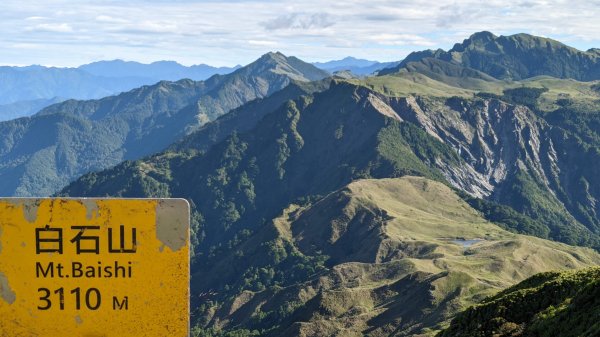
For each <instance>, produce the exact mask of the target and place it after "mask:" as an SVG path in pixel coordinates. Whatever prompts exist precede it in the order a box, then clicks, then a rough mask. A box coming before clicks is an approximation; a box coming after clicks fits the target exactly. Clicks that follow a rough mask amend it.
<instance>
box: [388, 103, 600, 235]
mask: <svg viewBox="0 0 600 337" xmlns="http://www.w3.org/2000/svg"><path fill="white" fill-rule="evenodd" d="M390 104H391V106H392V107H393V108H394V110H395V111H396V113H397V115H398V116H399V117H400V118H401V119H402V120H405V121H408V122H412V123H415V124H417V125H419V126H420V127H421V128H423V129H424V130H425V131H426V132H427V133H428V134H430V135H431V136H433V137H435V138H436V139H439V140H441V141H442V142H443V143H445V144H448V145H450V146H451V147H452V148H454V149H455V151H456V152H457V153H458V154H459V155H460V157H461V158H462V159H463V162H462V163H461V164H460V165H451V164H450V163H447V162H444V161H441V160H436V161H435V166H436V167H437V168H438V169H439V170H440V171H442V172H443V174H444V176H445V177H446V179H447V180H448V181H449V182H450V183H451V184H452V185H454V186H456V187H457V188H459V189H461V190H463V191H465V192H467V193H469V194H471V195H473V196H476V197H480V198H485V199H492V200H496V201H499V202H501V203H504V204H508V205H510V206H512V207H513V208H515V209H517V210H519V211H524V212H525V213H526V214H532V215H535V216H536V217H542V218H543V217H544V216H550V215H548V214H543V213H544V212H548V211H550V212H556V213H555V214H554V215H552V216H558V217H562V218H563V221H564V222H566V223H569V224H570V225H572V226H573V228H574V229H573V230H575V231H587V229H585V228H584V226H582V225H581V224H584V225H585V226H586V227H588V229H590V230H592V231H594V230H596V229H597V227H598V224H597V220H596V219H597V217H596V216H595V215H596V214H598V211H599V208H598V203H597V202H596V200H598V197H600V194H599V189H598V187H599V186H598V182H597V181H596V179H595V178H594V176H593V173H592V172H589V173H585V174H584V175H585V176H584V177H583V178H582V177H581V176H580V175H576V174H573V170H574V169H577V168H578V166H579V165H580V164H578V165H573V164H574V162H575V160H574V157H577V158H579V159H578V160H583V161H590V160H594V159H593V158H596V157H597V156H598V154H597V153H596V152H595V151H590V150H588V149H586V146H585V145H582V144H581V143H580V142H579V141H577V137H576V136H573V135H570V134H568V133H567V132H566V131H564V130H562V129H560V128H556V127H554V126H553V125H550V124H549V123H548V122H547V121H546V120H544V119H542V118H540V117H538V116H537V115H536V114H535V113H533V112H532V111H531V110H530V109H528V108H527V107H524V106H519V105H517V106H515V105H510V104H506V103H504V102H502V101H499V100H496V99H491V100H490V99H486V100H464V99H460V98H450V99H447V100H441V99H431V98H422V97H407V98H401V99H398V100H394V101H393V102H391V103H390ZM557 144H558V145H560V146H559V148H560V151H558V150H557ZM583 158H586V159H583ZM569 163H571V164H569ZM568 172H570V173H568ZM588 177H589V178H588ZM582 179H583V180H582ZM590 181H592V183H590ZM527 183H531V184H533V188H534V189H535V190H536V191H539V192H540V193H543V194H544V198H545V199H544V202H543V203H546V205H545V206H540V205H532V204H531V203H532V202H533V201H532V200H525V201H524V200H522V199H523V192H522V190H523V189H524V187H523V185H525V184H527ZM574 186H579V188H574ZM582 193H583V195H582ZM575 200H577V201H575ZM520 203H521V204H520ZM544 207H546V208H544ZM536 209H537V210H536ZM542 209H543V210H542ZM582 209H585V211H581V210H582ZM536 212H538V213H536ZM559 213H560V214H559ZM551 230H555V229H551Z"/></svg>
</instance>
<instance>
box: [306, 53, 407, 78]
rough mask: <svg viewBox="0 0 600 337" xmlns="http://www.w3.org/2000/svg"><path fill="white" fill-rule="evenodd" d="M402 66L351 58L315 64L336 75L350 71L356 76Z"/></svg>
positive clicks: (395, 63)
mask: <svg viewBox="0 0 600 337" xmlns="http://www.w3.org/2000/svg"><path fill="white" fill-rule="evenodd" d="M398 64H400V61H398V62H377V61H370V60H364V59H357V58H354V57H351V56H348V57H346V58H343V59H341V60H334V61H328V62H315V63H313V65H314V66H316V67H317V68H321V69H323V70H327V71H329V72H330V73H334V72H336V71H344V70H349V71H350V72H352V73H353V74H355V75H360V76H364V75H371V74H373V73H375V72H377V71H379V70H381V69H385V68H391V67H395V66H397V65H398Z"/></svg>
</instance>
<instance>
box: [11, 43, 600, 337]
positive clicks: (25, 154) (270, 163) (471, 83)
mask: <svg viewBox="0 0 600 337" xmlns="http://www.w3.org/2000/svg"><path fill="white" fill-rule="evenodd" d="M596 57H598V53H597V51H595V50H590V51H587V52H582V51H577V50H575V49H573V48H570V47H567V46H565V45H562V44H560V43H558V42H556V41H552V40H549V39H545V38H539V37H534V36H529V35H525V34H517V35H513V36H508V37H496V36H494V35H493V34H491V33H487V32H482V33H477V34H475V35H473V36H472V37H470V38H469V39H467V40H465V41H464V42H463V43H461V44H457V45H455V47H454V48H453V49H452V50H451V51H448V52H445V51H442V50H437V51H423V52H417V53H413V54H411V55H409V56H408V57H407V58H406V59H405V60H404V61H403V62H402V64H400V65H399V66H398V67H396V68H394V69H390V70H389V71H388V70H386V71H382V72H380V75H381V76H372V77H364V78H355V77H353V76H337V77H335V76H334V77H327V76H328V73H327V72H325V71H323V70H320V69H317V68H316V67H314V66H313V65H310V64H307V63H304V62H302V61H300V60H298V59H296V58H293V57H285V56H284V55H282V54H280V53H269V54H266V55H264V56H263V57H261V58H260V59H259V60H257V61H256V62H254V63H252V64H251V65H249V66H247V67H244V68H241V69H238V70H236V71H235V72H233V73H231V74H229V75H224V76H220V75H217V76H214V77H211V78H210V79H208V80H206V81H203V82H194V81H190V80H185V81H178V82H160V83H158V84H156V85H154V86H147V87H142V88H140V89H136V90H133V91H130V92H128V93H125V94H122V95H119V96H114V97H109V98H105V99H102V100H95V101H86V102H80V101H66V102H64V103H61V104H58V105H54V106H52V107H49V108H47V109H45V110H44V111H42V112H41V113H39V114H37V115H35V116H34V117H32V118H25V119H20V120H16V121H11V122H6V123H0V128H3V130H7V131H6V132H4V131H3V133H2V134H7V135H9V136H7V137H5V138H3V139H2V141H3V146H4V148H3V150H2V148H0V154H2V155H3V156H5V157H3V159H2V163H3V165H5V168H6V169H4V168H3V169H2V170H4V171H0V174H7V175H5V176H2V177H5V178H3V179H2V180H1V181H4V183H3V184H5V185H4V186H5V187H4V188H7V190H9V191H10V188H12V190H13V191H15V192H14V193H16V194H20V193H23V194H24V192H23V191H27V193H31V191H30V190H29V188H39V186H47V187H46V189H45V190H43V191H42V192H40V193H44V192H46V193H48V192H50V193H51V192H52V191H57V190H58V189H59V188H60V184H61V183H62V184H63V185H65V184H67V183H68V181H69V179H71V178H75V177H77V176H79V175H81V174H82V173H85V172H87V171H92V170H98V169H101V168H107V167H108V166H113V165H115V166H114V167H111V168H108V169H105V170H102V171H99V172H88V173H86V174H84V175H83V176H81V177H79V178H78V179H76V180H75V181H73V182H71V183H70V184H68V185H67V186H66V187H65V188H64V189H62V191H60V192H59V193H58V194H57V195H60V196H73V197H75V196H77V197H105V196H113V197H183V198H186V199H188V200H189V201H190V204H191V205H192V215H191V216H192V243H193V248H194V249H193V257H192V283H191V290H192V298H191V303H192V318H193V326H194V328H193V329H192V335H194V336H215V335H217V336H228V335H229V336H233V335H242V336H257V335H261V336H282V335H283V336H320V335H332V336H363V335H366V336H416V335H418V336H420V335H423V336H432V335H435V334H436V333H438V332H439V331H441V330H444V329H445V328H447V327H448V324H450V325H449V329H448V330H445V331H442V332H439V333H440V334H443V335H447V336H457V335H465V336H466V335H484V336H485V335H486V333H487V332H488V331H491V330H494V331H499V330H498V329H500V328H501V329H503V330H502V331H504V332H506V333H507V334H508V335H510V334H511V333H514V334H516V335H517V336H518V335H519V334H518V333H521V335H527V334H526V333H530V332H531V333H533V332H535V331H538V330H535V329H537V328H538V327H543V326H548V327H552V326H555V325H556V324H558V322H565V320H564V318H565V317H568V315H570V314H569V312H571V313H574V315H575V314H576V315H579V314H582V315H583V313H582V312H581V311H577V308H571V307H569V306H570V302H569V300H568V299H569V298H573V299H577V301H581V303H583V302H585V301H591V298H592V296H590V295H589V294H593V293H594V291H595V288H593V287H594V286H595V285H594V284H593V280H591V279H590V275H592V279H593V277H594V276H593V275H595V274H594V273H595V272H594V271H593V269H592V272H583V274H570V272H568V273H567V274H541V276H535V277H534V278H533V279H529V280H527V281H524V282H525V283H522V284H520V285H516V286H515V287H514V288H510V286H513V285H514V284H515V283H517V282H520V281H523V280H526V279H527V278H529V277H531V276H533V275H535V274H536V273H540V272H548V271H549V270H563V271H564V270H572V269H578V268H584V267H592V266H596V265H598V263H600V255H599V254H598V250H599V249H600V221H599V219H598V212H599V211H600V208H599V207H600V206H598V205H599V204H598V202H597V200H598V199H599V198H600V179H598V177H599V176H600V174H599V173H600V172H598V167H597V166H598V165H594V164H593V163H598V162H600V117H598V114H597V113H596V112H597V111H598V110H599V109H600V89H599V88H600V85H599V84H598V82H594V81H587V80H593V79H595V78H596V77H595V76H596V75H594V74H595V73H594V72H595V71H596V70H595V69H597V68H596ZM584 80H585V81H587V82H585V81H584ZM34 135H35V137H34ZM109 140H110V141H109ZM115 140H118V141H115ZM111 141H112V142H111ZM95 144H99V145H95ZM5 154H7V155H5ZM94 158H105V160H104V161H103V162H102V163H94V162H93V160H94ZM124 159H126V161H123V162H121V161H122V160H124ZM90 162H92V163H94V165H95V166H87V167H84V165H87V164H83V165H82V163H90ZM119 162H121V163H119ZM4 163H8V164H4ZM49 163H50V164H49ZM58 164H60V165H58ZM9 165H12V166H10V167H9ZM44 165H55V166H46V167H45V166H44ZM3 172H7V173H3ZM48 172H49V173H48ZM52 172H60V173H61V174H63V175H62V176H60V177H55V176H53V175H52ZM0 176H1V175H0ZM67 177H68V178H67ZM14 182H19V184H20V185H19V186H17V187H13V186H12V185H10V186H9V185H8V184H10V183H14ZM48 182H52V184H50V183H48ZM576 246H580V247H576ZM563 280H566V282H567V283H568V284H567V285H569V284H570V285H569V286H564V285H565V284H566V283H565V282H563ZM582 280H583V281H582ZM580 281H581V282H580ZM569 282H570V283H569ZM577 282H579V283H577ZM578 284H579V285H581V287H585V289H586V290H585V291H581V292H577V291H575V289H577V288H578V286H577V285H578ZM590 284H591V285H590ZM540 287H541V288H540ZM507 288H508V289H507ZM588 288H589V289H588ZM503 289H507V290H505V291H503V292H502V290H503ZM544 289H548V291H545V290H544ZM588 290H589V291H588ZM496 294H498V295H496ZM549 294H551V295H552V296H550V295H549ZM495 295H496V296H495ZM563 295H564V296H563ZM571 295H572V296H571ZM488 296H495V297H489V298H488ZM542 297H543V298H542ZM485 298H488V299H487V300H485ZM546 298H547V299H548V301H546ZM577 303H580V302H577ZM586 303H587V302H586ZM542 304H543V305H542ZM546 304H548V305H546ZM470 305H478V306H476V307H475V308H474V309H468V310H467V311H465V312H464V313H463V314H459V315H458V316H456V315H457V314H458V313H459V312H461V311H463V310H464V309H466V308H467V307H469V306H470ZM529 305H533V306H535V310H528V311H527V312H519V310H518V308H523V307H527V306H529ZM550 305H552V306H554V307H551V306H550ZM555 305H557V306H559V307H556V306H555ZM503 308H512V309H510V313H507V312H506V310H505V309H503ZM503 310H504V311H503ZM513 313H514V314H515V315H514V316H511V315H512V314H513ZM454 317H456V319H455V320H454V321H452V319H453V318H454ZM451 321H452V323H450V322H451ZM567 321H568V320H567ZM569 324H571V326H572V327H573V331H583V330H581V329H583V328H584V327H582V326H580V325H577V324H576V323H574V322H571V323H569ZM579 328H581V329H580V330H576V329H579ZM486 329H487V330H486ZM563 329H564V330H565V331H567V330H568V329H569V328H568V327H565V328H563ZM557 331H558V330H557ZM561 331H562V330H561ZM586 331H587V330H586Z"/></svg>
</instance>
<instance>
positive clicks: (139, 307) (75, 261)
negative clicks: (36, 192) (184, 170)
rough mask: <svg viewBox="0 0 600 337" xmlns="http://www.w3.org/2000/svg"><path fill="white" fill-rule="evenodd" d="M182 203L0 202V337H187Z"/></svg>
mask: <svg viewBox="0 0 600 337" xmlns="http://www.w3.org/2000/svg"><path fill="white" fill-rule="evenodd" d="M188 333H189V205H188V203H187V202H186V201H185V200H182V199H0V336H2V337H3V336H10V337H17V336H27V337H29V336H40V337H54V336H56V337H58V336H61V337H62V336H90V337H91V336H152V337H159V336H160V337H164V336H177V337H178V336H187V335H188Z"/></svg>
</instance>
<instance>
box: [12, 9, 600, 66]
mask: <svg viewBox="0 0 600 337" xmlns="http://www.w3.org/2000/svg"><path fill="white" fill-rule="evenodd" d="M599 5H600V2H599V1H598V0H591V1H590V0H588V1H583V0H572V1H567V0H558V1H549V0H547V1H546V0H516V1H513V2H507V1H505V0H486V1H485V2H482V1H479V0H464V1H458V0H438V1H436V2H431V1H429V0H389V1H387V0H371V1H369V2H368V3H366V2H365V1H363V0H346V1H344V2H339V1H325V0H306V1H303V2H302V3H299V2H297V1H292V0H282V1H272V0H248V1H245V0H244V1H242V0H225V1H205V0H202V1H201V0H198V1H195V0H178V1H167V0H128V1H125V0H121V1H119V0H101V1H97V0H94V1H92V0H79V1H72V0H45V1H40V0H32V1H22V0H3V1H2V2H0V45H3V46H4V48H3V49H2V53H0V64H9V63H19V64H21V63H32V64H33V63H42V64H57V65H78V64H82V63H87V62H90V61H93V60H98V59H101V58H105V59H114V58H124V59H129V60H139V61H143V62H150V61H156V60H161V59H172V60H176V61H179V62H182V63H184V64H193V63H208V64H214V65H234V64H239V63H241V64H246V63H248V62H251V61H252V60H253V59H255V58H257V57H258V56H260V55H261V54H263V53H265V52H268V51H271V50H272V49H277V50H280V51H282V52H283V53H285V54H288V55H295V56H298V57H300V58H303V59H306V60H309V61H325V60H329V59H339V58H343V57H345V56H348V55H352V56H356V57H361V58H368V59H376V60H384V61H387V60H399V59H401V58H403V57H404V56H405V55H406V54H408V53H409V52H411V51H414V50H420V49H424V48H438V47H440V48H444V49H447V48H450V47H451V46H452V45H453V44H454V43H456V42H461V41H462V40H463V39H464V38H466V37H468V36H469V35H470V34H472V33H474V32H477V31H481V30H488V31H492V32H493V33H495V34H513V33H517V32H525V33H533V34H538V35H544V36H548V37H551V38H554V39H557V40H559V41H563V42H566V43H568V44H571V45H573V46H575V47H577V48H580V49H587V48H590V47H593V46H596V47H600V36H599V35H598V31H600V20H598V19H597V18H598V17H599V14H600V6H599ZM24 48H27V49H28V50H31V52H28V53H23V49H24Z"/></svg>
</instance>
